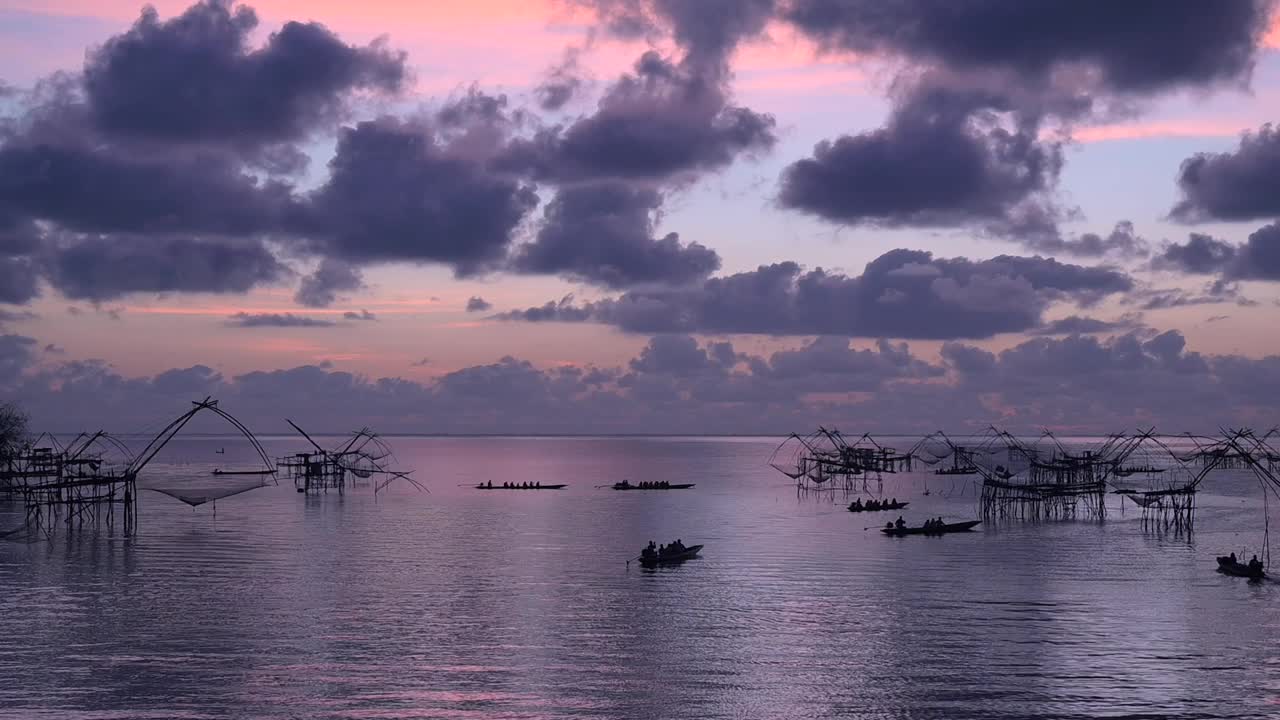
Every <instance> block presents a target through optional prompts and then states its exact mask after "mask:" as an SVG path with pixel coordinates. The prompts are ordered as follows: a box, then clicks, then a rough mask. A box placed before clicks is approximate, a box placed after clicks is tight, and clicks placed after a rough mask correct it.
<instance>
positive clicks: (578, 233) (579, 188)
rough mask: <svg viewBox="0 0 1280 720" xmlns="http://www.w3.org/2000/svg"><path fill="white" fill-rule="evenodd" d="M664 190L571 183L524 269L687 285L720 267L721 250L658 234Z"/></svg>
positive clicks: (522, 254)
mask: <svg viewBox="0 0 1280 720" xmlns="http://www.w3.org/2000/svg"><path fill="white" fill-rule="evenodd" d="M661 204H662V196H661V195H660V194H659V193H658V192H657V191H656V190H649V189H643V188H637V187H634V186H631V185H628V184H625V183H620V182H601V183H592V184H586V185H571V186H568V187H565V188H563V189H561V190H560V192H559V193H558V194H557V195H556V197H555V199H554V200H552V201H551V203H550V204H549V205H547V208H546V211H545V213H544V218H543V223H542V227H541V228H540V229H539V231H538V235H537V238H536V239H535V240H534V241H533V242H532V243H528V244H525V245H522V246H521V247H519V248H518V249H517V251H516V254H515V257H514V259H513V261H512V266H513V267H514V268H515V269H516V270H517V271H519V272H525V273H536V274H556V273H559V274H564V275H567V276H569V277H570V278H573V279H575V280H581V281H583V282H589V283H593V284H596V285H602V286H604V287H609V288H627V287H632V286H635V285H641V284H648V283H666V284H683V283H687V282H692V281H696V280H699V279H701V278H705V277H706V276H708V275H710V274H711V273H712V272H714V271H715V270H717V269H719V267H720V257H719V256H718V255H717V254H716V253H715V251H714V250H711V249H708V248H706V247H704V246H702V245H699V244H698V243H688V244H682V243H681V242H680V237H679V236H678V235H677V234H676V233H668V234H667V235H666V236H664V237H663V238H661V239H656V238H654V236H653V235H654V222H653V219H652V214H653V213H656V212H657V210H658V208H659V207H660V206H661Z"/></svg>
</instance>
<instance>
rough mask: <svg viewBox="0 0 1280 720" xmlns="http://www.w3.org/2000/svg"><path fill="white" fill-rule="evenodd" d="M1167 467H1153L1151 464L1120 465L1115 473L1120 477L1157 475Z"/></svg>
mask: <svg viewBox="0 0 1280 720" xmlns="http://www.w3.org/2000/svg"><path fill="white" fill-rule="evenodd" d="M1166 469H1167V468H1158V467H1153V466H1151V465H1142V466H1138V467H1118V468H1116V469H1115V473H1116V475H1117V476H1118V477H1129V476H1130V475H1138V474H1143V475H1155V474H1156V473H1162V472H1164V471H1165V470H1166Z"/></svg>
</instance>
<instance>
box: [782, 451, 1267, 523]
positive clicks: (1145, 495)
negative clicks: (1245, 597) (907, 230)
mask: <svg viewBox="0 0 1280 720" xmlns="http://www.w3.org/2000/svg"><path fill="white" fill-rule="evenodd" d="M1276 438H1280V430H1271V431H1270V432H1268V433H1266V434H1263V435H1258V434H1256V433H1254V432H1253V431H1251V430H1223V431H1222V432H1221V435H1219V436H1217V437H1201V436H1192V435H1183V436H1158V435H1156V433H1155V431H1154V429H1148V430H1139V431H1136V432H1133V433H1116V434H1112V435H1109V436H1106V437H1105V438H1101V439H1100V440H1098V441H1094V442H1088V443H1086V442H1081V441H1079V440H1074V441H1071V442H1069V443H1064V442H1062V441H1060V440H1059V439H1058V437H1057V436H1055V435H1054V434H1053V433H1051V432H1049V431H1044V432H1042V433H1041V434H1040V435H1038V436H1036V437H1034V438H1025V437H1019V436H1015V435H1013V434H1012V433H1009V432H1006V431H1003V430H1000V429H998V428H995V427H991V428H989V429H988V430H987V432H986V433H985V434H983V435H979V436H976V437H973V438H966V439H965V440H964V441H963V442H957V441H954V440H953V439H952V438H951V437H950V436H948V435H947V434H946V433H944V432H942V431H938V432H935V433H931V434H929V435H927V436H925V437H924V438H922V439H921V440H920V441H919V442H917V443H916V444H915V445H913V446H912V448H911V449H910V450H909V451H908V452H906V453H899V452H897V451H896V450H893V449H891V448H886V447H884V446H883V445H881V444H880V443H878V442H876V441H875V440H874V439H873V438H872V437H871V436H870V435H863V436H862V437H861V438H860V439H859V441H858V442H857V443H850V442H848V441H847V440H846V436H844V435H843V434H841V433H840V432H839V431H836V430H827V429H825V428H819V429H818V431H817V432H815V433H812V434H809V435H803V436H802V435H797V434H792V435H790V436H788V437H787V438H786V439H785V440H783V442H782V443H781V444H780V445H779V446H778V447H777V448H776V449H775V450H774V452H773V454H772V455H771V456H770V458H769V464H770V465H771V466H773V467H774V468H775V469H777V470H778V471H780V472H782V473H783V474H785V475H786V476H787V477H789V478H791V479H793V480H795V481H796V484H797V487H798V488H799V489H800V490H801V491H805V490H813V489H835V488H841V489H844V490H846V491H851V490H854V489H856V484H857V483H858V481H861V483H862V489H863V490H867V478H868V477H871V476H874V477H875V478H876V480H877V482H878V483H879V482H881V481H882V479H883V475H882V473H883V474H887V473H893V472H902V471H911V470H912V469H913V468H915V467H919V468H920V469H925V468H933V472H932V473H930V474H933V475H942V476H958V477H957V479H959V478H960V477H964V476H973V478H974V479H973V480H972V481H970V480H960V485H961V488H962V492H963V491H964V490H966V489H967V488H968V487H969V486H970V485H973V486H974V487H975V489H976V490H977V493H976V494H977V497H978V502H979V505H980V513H981V516H982V517H983V519H987V520H995V519H1019V520H1045V519H1065V518H1077V517H1088V518H1091V519H1097V520H1101V519H1104V518H1105V517H1106V511H1107V506H1106V496H1107V495H1108V494H1118V495H1120V496H1121V498H1122V499H1121V508H1122V509H1123V506H1124V503H1125V502H1126V501H1128V502H1132V503H1133V504H1134V505H1136V506H1137V507H1138V508H1140V510H1141V513H1142V525H1143V527H1144V529H1147V530H1150V531H1155V532H1162V533H1163V532H1167V531H1172V532H1175V533H1186V534H1189V533H1190V532H1191V530H1192V527H1193V525H1194V521H1195V509H1196V492H1197V490H1198V489H1199V487H1200V485H1201V484H1202V483H1203V482H1204V481H1205V480H1206V478H1208V477H1210V476H1211V474H1212V473H1214V472H1217V471H1232V470H1251V471H1253V472H1254V473H1255V474H1256V475H1257V477H1258V478H1259V479H1260V481H1261V482H1262V484H1263V487H1264V489H1265V493H1264V502H1265V501H1266V497H1265V495H1267V494H1274V495H1276V497H1277V498H1280V481H1277V480H1276V477H1277V474H1278V473H1277V465H1278V464H1280V451H1278V450H1277V449H1276V448H1275V447H1274V446H1273V444H1272V442H1273V440H1275V439H1276ZM1175 441H1176V442H1175ZM1187 441H1190V442H1191V443H1192V444H1193V446H1194V449H1193V450H1192V451H1190V452H1187V451H1186V450H1185V447H1186V442H1187ZM1171 443H1173V444H1171ZM1179 443H1181V446H1182V448H1183V449H1182V450H1181V451H1180V450H1176V449H1175V448H1174V444H1179ZM979 478H980V483H979V482H978V479H979ZM956 482H957V480H956V479H953V480H952V485H953V490H954V486H955V484H956ZM979 485H980V486H979ZM925 487H926V490H925V494H926V495H927V494H929V491H928V485H927V482H926V485H925ZM882 490H883V487H882V486H880V485H877V488H876V491H877V492H881V491H882Z"/></svg>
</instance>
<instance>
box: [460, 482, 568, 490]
mask: <svg viewBox="0 0 1280 720" xmlns="http://www.w3.org/2000/svg"><path fill="white" fill-rule="evenodd" d="M564 487H568V486H567V485H565V484H561V485H489V484H486V483H480V484H479V485H477V486H476V489H477V490H560V489H561V488H564Z"/></svg>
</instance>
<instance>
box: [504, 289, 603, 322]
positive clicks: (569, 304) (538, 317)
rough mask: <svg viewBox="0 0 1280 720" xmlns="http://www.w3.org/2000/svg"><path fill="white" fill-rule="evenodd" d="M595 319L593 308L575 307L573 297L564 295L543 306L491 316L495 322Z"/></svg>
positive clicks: (584, 320)
mask: <svg viewBox="0 0 1280 720" xmlns="http://www.w3.org/2000/svg"><path fill="white" fill-rule="evenodd" d="M594 318H595V307H594V306H591V305H588V306H586V307H577V306H576V305H574V304H573V295H572V294H570V295H565V296H564V297H562V298H560V299H559V300H548V301H547V303H546V304H545V305H540V306H538V307H532V308H528V309H525V310H508V311H507V312H504V313H498V314H497V315H494V316H493V319H495V320H513V321H523V322H588V321H591V320H593V319H594Z"/></svg>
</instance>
